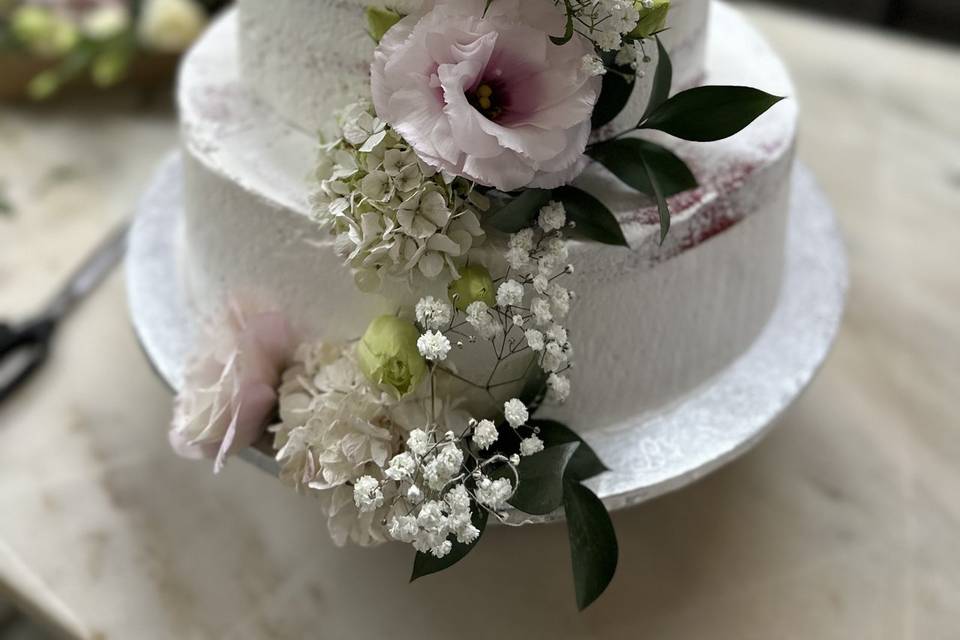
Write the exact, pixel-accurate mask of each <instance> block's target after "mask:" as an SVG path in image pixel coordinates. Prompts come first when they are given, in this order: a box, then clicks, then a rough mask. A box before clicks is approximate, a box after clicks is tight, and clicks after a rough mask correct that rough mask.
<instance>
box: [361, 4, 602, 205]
mask: <svg viewBox="0 0 960 640" xmlns="http://www.w3.org/2000/svg"><path fill="white" fill-rule="evenodd" d="M427 4H428V9H427V11H426V12H425V13H422V14H419V15H411V16H408V17H406V18H404V19H403V20H401V21H400V22H398V23H397V24H396V25H394V26H393V27H392V28H391V29H390V30H389V31H387V33H386V34H385V35H384V37H383V39H382V40H381V41H380V45H379V46H378V47H377V50H376V53H375V55H374V62H373V65H372V68H371V89H372V93H373V103H374V106H375V108H376V111H377V115H378V116H379V117H380V118H381V119H383V120H385V121H386V122H388V123H389V124H390V125H391V126H392V127H394V128H395V129H396V130H397V131H398V132H399V133H400V135H402V136H403V137H404V139H405V140H406V141H407V142H408V143H409V144H410V145H411V146H412V147H413V149H414V150H415V151H416V152H417V154H418V155H419V156H420V158H421V159H422V160H423V161H424V162H426V163H427V164H430V165H431V166H433V167H436V168H437V169H440V170H442V171H445V172H447V173H450V174H453V175H458V176H463V177H465V178H468V179H470V180H473V181H474V182H477V183H479V184H482V185H486V186H490V187H495V188H497V189H500V190H503V191H513V190H515V189H520V188H523V187H541V188H553V187H557V186H560V185H562V184H565V183H568V182H570V181H571V180H573V178H575V177H576V176H577V175H578V174H579V173H580V172H581V171H582V170H583V168H584V166H585V165H586V159H585V157H584V155H583V151H584V149H585V147H586V144H587V139H588V137H589V136H590V116H591V114H592V113H593V108H594V106H595V104H596V102H597V98H598V96H599V93H600V85H601V80H600V78H599V77H598V76H596V75H594V74H593V73H591V71H590V69H589V68H588V67H589V65H586V64H584V57H585V56H589V55H592V54H593V45H592V44H591V43H590V42H589V41H588V40H587V39H586V38H583V37H581V36H579V35H575V36H574V37H573V39H572V40H570V41H569V42H567V43H566V44H564V45H556V44H553V43H552V42H551V41H550V36H551V35H560V34H562V33H563V31H564V26H565V17H564V12H563V10H562V9H561V8H559V7H558V6H557V5H556V4H555V3H554V2H553V0H495V1H494V2H493V3H492V4H490V6H489V7H488V8H487V9H486V14H484V8H485V5H486V4H487V2H486V0H436V1H435V2H433V3H429V2H428V3H427Z"/></svg>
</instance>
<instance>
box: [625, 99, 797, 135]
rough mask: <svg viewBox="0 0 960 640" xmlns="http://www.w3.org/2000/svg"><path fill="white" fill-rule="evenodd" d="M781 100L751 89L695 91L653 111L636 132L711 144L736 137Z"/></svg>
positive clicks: (671, 100) (670, 100) (668, 101)
mask: <svg viewBox="0 0 960 640" xmlns="http://www.w3.org/2000/svg"><path fill="white" fill-rule="evenodd" d="M781 100H783V98H782V97H780V96H774V95H770V94H769V93H766V92H764V91H760V90H759V89H753V88H751V87H731V86H709V87H696V88H694V89H688V90H687V91H681V92H680V93H678V94H677V95H675V96H673V97H672V98H670V99H669V100H667V101H666V102H664V103H663V104H662V105H660V106H659V107H657V108H656V109H655V110H654V111H653V113H651V114H650V115H649V116H648V117H647V118H646V119H645V120H644V121H643V122H641V123H640V128H641V129H657V130H659V131H663V132H665V133H669V134H670V135H672V136H676V137H677V138H682V139H684V140H691V141H693V142H713V141H715V140H722V139H724V138H729V137H730V136H732V135H734V134H736V133H739V132H740V131H742V130H743V129H744V128H746V127H747V126H748V125H749V124H750V123H751V122H753V121H754V120H756V119H757V118H758V117H760V115H762V114H763V113H764V112H766V111H767V110H768V109H769V108H770V107H772V106H773V105H775V104H777V103H778V102H780V101H781Z"/></svg>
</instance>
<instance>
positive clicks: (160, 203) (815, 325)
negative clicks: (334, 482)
mask: <svg viewBox="0 0 960 640" xmlns="http://www.w3.org/2000/svg"><path fill="white" fill-rule="evenodd" d="M182 182H183V181H182V169H181V160H180V156H179V154H175V155H172V156H171V157H170V158H168V159H167V160H166V161H165V162H164V163H163V165H162V166H161V167H160V169H159V170H158V171H157V174H156V176H155V177H154V180H153V182H152V184H151V185H150V188H149V189H148V190H147V192H146V194H145V195H144V197H143V199H142V201H141V202H140V205H139V208H138V213H137V219H136V221H135V223H134V225H133V228H132V231H131V236H130V244H129V255H128V260H127V288H128V292H129V301H130V313H131V317H132V320H133V325H134V328H135V330H136V333H137V336H138V338H139V340H140V343H141V344H142V346H143V349H144V351H145V352H146V355H147V357H148V359H149V360H150V362H151V363H152V364H153V367H154V368H155V370H156V371H157V373H158V374H159V375H160V377H161V378H163V380H165V381H166V382H167V384H168V385H169V386H170V388H171V389H173V390H175V389H177V388H179V386H180V384H181V380H182V371H183V365H184V363H185V362H186V359H187V355H188V352H189V346H190V345H191V344H192V341H193V335H194V331H195V330H196V329H197V326H196V321H195V318H194V316H193V315H192V314H191V311H190V309H189V307H188V305H187V298H186V292H185V287H184V282H183V277H182V274H181V272H180V269H179V266H178V265H179V264H180V260H179V257H180V256H179V247H180V246H181V244H182V243H181V242H180V235H181V233H182V226H183V225H182V221H183V187H182ZM790 207H791V209H790V216H789V223H788V230H787V250H786V265H785V270H784V281H783V288H782V291H781V294H780V299H779V302H778V304H777V307H776V309H775V310H774V312H773V314H772V316H771V317H770V320H769V321H768V323H767V326H766V327H765V328H764V330H763V331H762V332H761V333H760V335H759V337H758V338H757V339H756V341H755V342H754V343H753V345H752V346H751V347H750V349H748V350H747V351H746V352H745V353H743V354H742V355H741V356H740V357H739V358H738V359H737V360H735V361H734V362H733V363H731V364H730V365H729V366H728V367H727V368H726V369H725V370H723V371H722V372H721V373H720V374H718V375H717V376H715V377H714V378H712V379H710V380H709V381H707V382H705V383H703V384H702V385H701V386H700V387H698V388H697V389H694V390H692V391H691V392H689V393H688V394H687V395H686V396H685V397H684V398H683V399H681V400H680V401H678V402H676V403H674V404H673V405H672V406H669V407H666V408H662V409H660V410H658V411H656V412H653V413H651V414H644V415H642V416H637V417H636V418H635V419H633V420H630V421H627V422H625V423H621V424H619V425H617V426H616V428H610V429H605V430H598V431H590V432H589V433H587V434H586V435H585V436H584V437H585V439H586V440H587V442H588V443H589V444H590V445H591V446H592V447H593V448H594V449H595V450H596V452H597V454H598V455H599V456H600V458H601V459H602V460H603V461H604V462H605V463H606V465H607V466H608V467H609V468H610V469H612V471H611V472H609V473H606V474H603V475H602V476H599V477H598V478H595V479H594V480H592V481H591V483H590V484H591V485H592V488H593V489H594V490H595V491H596V492H597V495H599V496H600V497H601V498H602V499H603V501H604V503H605V504H606V505H607V507H608V508H610V509H620V508H624V507H627V506H630V505H634V504H638V503H640V502H643V501H645V500H649V499H651V498H654V497H656V496H659V495H661V494H664V493H666V492H669V491H672V490H674V489H678V488H680V487H683V486H684V485H687V484H689V483H691V482H693V481H695V480H697V479H699V478H701V477H703V476H704V475H706V474H708V473H710V472H711V471H713V470H714V469H717V468H718V467H720V466H722V465H724V464H726V463H727V462H729V461H731V460H733V459H734V458H736V457H737V456H739V455H741V454H743V453H744V452H746V451H747V450H749V449H750V448H751V447H753V445H755V444H756V443H757V442H758V441H759V440H760V439H761V438H762V437H763V436H764V435H765V434H766V433H767V432H768V431H769V429H770V428H771V427H772V426H773V425H774V424H775V422H776V420H777V418H778V417H779V416H780V415H781V413H783V411H784V410H785V409H786V408H787V407H788V406H789V405H790V404H791V403H792V402H793V401H794V400H795V399H796V398H797V397H798V396H799V395H800V393H801V392H802V391H803V389H804V388H805V387H806V386H807V385H808V384H809V383H810V381H811V380H812V379H813V376H814V374H815V373H816V372H817V370H818V369H819V367H820V366H821V364H822V363H823V361H824V360H825V358H826V356H827V353H828V352H829V350H830V346H831V344H832V342H833V339H834V337H835V336H836V333H837V329H838V327H839V324H840V319H841V316H842V314H843V306H844V298H845V295H846V290H847V264H846V256H845V253H844V247H843V243H842V240H841V238H840V234H839V231H838V229H837V225H836V220H835V218H834V215H833V212H832V210H831V208H830V206H829V204H828V203H827V201H826V199H825V197H824V195H823V193H822V192H821V190H820V189H819V187H818V186H817V184H816V182H815V180H814V179H813V176H812V175H811V173H810V171H809V170H808V169H807V168H806V167H804V166H802V165H798V166H797V167H796V170H795V172H794V182H793V193H792V196H791V204H790ZM240 457H241V458H243V459H245V460H246V461H248V462H251V463H253V464H256V465H257V466H259V467H260V468H262V469H263V470H265V471H267V472H270V473H276V466H275V463H274V460H273V458H272V456H271V455H270V447H269V444H268V443H266V442H263V443H261V444H260V445H259V446H258V447H253V448H250V449H247V450H245V451H244V452H242V454H241V455H240Z"/></svg>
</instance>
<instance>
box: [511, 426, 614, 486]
mask: <svg viewBox="0 0 960 640" xmlns="http://www.w3.org/2000/svg"><path fill="white" fill-rule="evenodd" d="M528 425H529V426H531V427H535V428H537V429H539V430H540V432H539V434H538V435H539V436H540V439H541V440H543V446H544V447H545V448H547V449H550V448H552V447H557V446H560V445H564V444H567V443H570V442H576V443H579V445H580V446H578V447H577V450H576V451H575V452H574V453H573V457H572V458H570V462H568V463H567V471H566V476H567V479H568V480H577V481H584V480H589V479H590V478H592V477H594V476H598V475H600V474H601V473H603V472H605V471H609V469H608V468H607V467H606V465H604V464H603V462H602V461H601V460H600V458H599V456H597V454H596V452H594V450H593V449H592V448H590V445H588V444H587V443H586V442H584V441H583V438H581V437H580V436H578V435H577V434H576V433H575V432H574V431H573V430H572V429H570V428H569V427H568V426H566V425H564V424H561V423H559V422H556V421H555V420H536V419H535V420H530V421H529V422H528Z"/></svg>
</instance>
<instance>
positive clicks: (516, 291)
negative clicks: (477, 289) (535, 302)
mask: <svg viewBox="0 0 960 640" xmlns="http://www.w3.org/2000/svg"><path fill="white" fill-rule="evenodd" d="M521 304H523V285H522V284H520V283H519V282H517V281H516V280H507V281H506V282H504V283H502V284H501V285H500V287H499V288H498V289H497V306H498V307H500V308H501V309H506V308H507V307H518V306H520V305H521Z"/></svg>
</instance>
